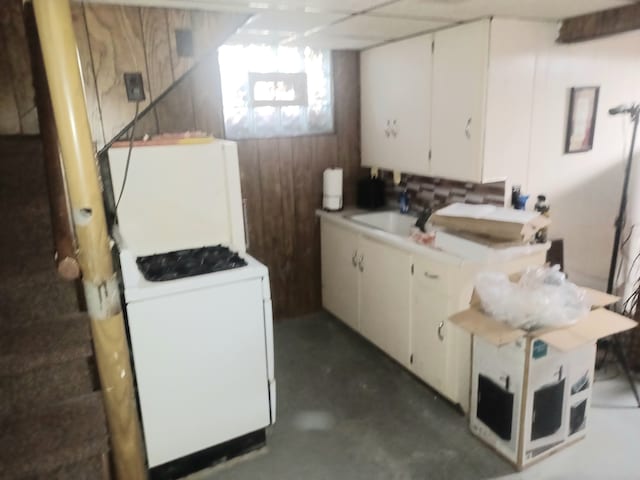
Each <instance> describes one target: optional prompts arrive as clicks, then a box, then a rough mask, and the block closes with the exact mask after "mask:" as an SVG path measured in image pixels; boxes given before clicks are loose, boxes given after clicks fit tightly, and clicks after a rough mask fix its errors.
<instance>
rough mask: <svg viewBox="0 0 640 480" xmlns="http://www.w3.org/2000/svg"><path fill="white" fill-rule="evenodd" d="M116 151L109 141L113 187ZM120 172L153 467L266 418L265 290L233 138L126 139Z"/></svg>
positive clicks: (125, 255) (123, 262)
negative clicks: (167, 142) (248, 248)
mask: <svg viewBox="0 0 640 480" xmlns="http://www.w3.org/2000/svg"><path fill="white" fill-rule="evenodd" d="M127 153H128V151H127V148H117V149H112V150H111V151H110V153H109V161H110V167H111V175H112V179H113V185H114V191H115V192H114V196H115V197H116V198H117V196H118V194H119V186H120V185H121V184H122V179H123V178H124V171H125V169H126V157H127ZM128 177H129V178H128V179H127V182H126V185H125V192H124V194H123V196H122V201H121V204H120V206H119V208H118V220H119V221H118V226H117V228H116V230H115V233H114V237H115V239H116V243H117V244H118V247H119V251H120V268H121V273H122V282H123V285H124V297H125V302H126V313H127V323H128V327H129V335H130V341H131V349H132V354H133V363H134V371H135V375H136V381H137V387H138V397H139V403H140V410H141V416H142V424H143V431H144V436H145V444H146V449H147V457H148V463H149V467H150V468H152V474H153V471H154V469H162V468H165V467H167V466H169V465H172V464H173V463H175V462H176V461H180V460H181V459H184V458H185V457H189V456H191V455H193V454H198V455H199V454H202V452H203V451H207V450H210V449H211V448H212V447H215V446H218V445H221V444H225V443H227V442H230V441H233V440H234V439H238V438H241V437H243V436H246V435H248V434H252V433H254V432H257V431H260V430H263V429H264V428H265V427H266V426H268V425H270V424H272V423H273V422H274V421H275V378H274V359H273V321H272V308H271V293H270V288H269V274H268V270H267V268H266V267H265V266H264V265H262V264H261V263H260V262H258V261H257V260H255V259H254V258H252V257H251V256H250V255H248V254H247V253H246V252H245V241H244V219H243V217H242V206H241V205H242V200H241V194H240V180H239V173H238V159H237V153H236V148H235V144H234V143H232V142H226V141H209V142H207V143H202V144H197V145H173V146H155V147H151V146H149V147H147V146H137V147H134V148H133V150H132V154H131V160H130V166H129V173H128Z"/></svg>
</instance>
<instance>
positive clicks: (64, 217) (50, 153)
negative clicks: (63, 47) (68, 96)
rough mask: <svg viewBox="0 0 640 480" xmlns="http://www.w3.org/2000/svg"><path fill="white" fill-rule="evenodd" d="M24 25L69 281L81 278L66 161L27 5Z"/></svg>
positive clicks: (59, 248) (63, 270)
mask: <svg viewBox="0 0 640 480" xmlns="http://www.w3.org/2000/svg"><path fill="white" fill-rule="evenodd" d="M24 25H25V30H26V33H27V40H28V41H29V52H30V54H31V72H32V74H33V86H34V89H35V92H36V106H37V107H38V123H39V125H40V139H41V141H42V149H43V154H44V165H45V171H46V173H47V191H48V193H49V209H50V211H51V230H52V232H53V241H54V248H55V259H54V260H55V263H56V268H57V269H58V273H59V274H60V276H61V277H62V278H64V279H65V280H76V279H78V278H80V266H79V265H78V261H77V260H76V256H75V251H76V248H75V237H74V235H73V226H72V225H71V218H70V216H69V207H68V205H67V192H66V188H65V185H64V172H63V171H62V159H61V158H60V149H59V146H58V132H57V130H56V122H55V120H54V118H53V106H52V105H51V96H50V95H49V86H48V85H47V74H46V72H45V70H44V61H43V59H42V52H41V51H40V42H39V39H38V29H37V27H36V19H35V16H34V13H33V6H32V5H31V4H30V3H27V4H25V5H24Z"/></svg>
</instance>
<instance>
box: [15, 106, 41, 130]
mask: <svg viewBox="0 0 640 480" xmlns="http://www.w3.org/2000/svg"><path fill="white" fill-rule="evenodd" d="M20 126H21V128H22V134H23V135H37V134H38V133H40V124H39V123H38V109H37V107H36V106H35V105H34V106H33V108H32V109H31V110H29V111H28V112H27V113H25V114H24V115H22V116H21V117H20Z"/></svg>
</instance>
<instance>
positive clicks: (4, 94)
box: [0, 25, 20, 135]
mask: <svg viewBox="0 0 640 480" xmlns="http://www.w3.org/2000/svg"><path fill="white" fill-rule="evenodd" d="M0 27H4V25H0ZM8 65H9V57H8V55H7V46H6V44H5V41H4V35H0V133H1V134H3V135H16V134H19V133H20V115H19V114H18V104H17V103H16V96H15V93H14V91H13V82H12V80H11V72H10V70H9V68H7V67H8Z"/></svg>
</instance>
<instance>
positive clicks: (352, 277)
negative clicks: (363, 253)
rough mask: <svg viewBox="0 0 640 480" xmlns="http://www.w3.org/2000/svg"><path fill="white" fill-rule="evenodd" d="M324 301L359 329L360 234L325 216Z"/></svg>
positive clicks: (327, 306)
mask: <svg viewBox="0 0 640 480" xmlns="http://www.w3.org/2000/svg"><path fill="white" fill-rule="evenodd" d="M321 228H322V233H321V235H322V247H321V258H322V304H323V306H324V308H326V309H327V310H329V311H330V312H331V313H333V314H334V315H335V316H336V317H338V318H339V319H340V320H342V321H343V322H345V323H346V324H347V325H349V326H350V327H351V328H353V329H354V330H358V329H359V318H360V314H359V308H358V301H359V298H360V294H359V278H358V277H359V272H358V262H359V261H360V258H359V256H358V255H359V253H358V238H359V234H358V233H356V232H354V231H352V230H349V229H347V228H343V227H340V226H338V225H335V224H333V223H331V222H327V221H326V220H324V219H323V220H322V227H321Z"/></svg>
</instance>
